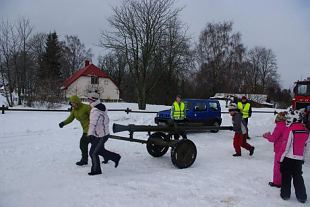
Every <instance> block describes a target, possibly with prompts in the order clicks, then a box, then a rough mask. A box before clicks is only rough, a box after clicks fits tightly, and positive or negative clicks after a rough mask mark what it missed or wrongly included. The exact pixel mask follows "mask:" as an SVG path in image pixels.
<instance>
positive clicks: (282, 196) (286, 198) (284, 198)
mask: <svg viewBox="0 0 310 207" xmlns="http://www.w3.org/2000/svg"><path fill="white" fill-rule="evenodd" d="M280 196H281V198H282V199H283V200H288V199H290V196H287V195H283V194H282V193H281V194H280Z"/></svg>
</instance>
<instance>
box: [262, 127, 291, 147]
mask: <svg viewBox="0 0 310 207" xmlns="http://www.w3.org/2000/svg"><path fill="white" fill-rule="evenodd" d="M286 129H287V127H286V124H285V121H280V122H277V123H276V127H275V128H274V130H273V132H272V134H270V135H268V136H267V137H266V139H268V141H269V142H273V143H274V145H273V148H274V152H276V153H278V152H280V151H281V147H282V142H283V141H284V132H285V130H286Z"/></svg>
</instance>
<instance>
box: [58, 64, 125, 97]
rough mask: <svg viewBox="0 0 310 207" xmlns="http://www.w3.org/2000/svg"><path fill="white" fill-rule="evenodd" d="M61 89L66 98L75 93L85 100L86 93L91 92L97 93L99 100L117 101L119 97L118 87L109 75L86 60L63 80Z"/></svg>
mask: <svg viewBox="0 0 310 207" xmlns="http://www.w3.org/2000/svg"><path fill="white" fill-rule="evenodd" d="M62 89H63V90H64V92H65V97H66V98H69V97H70V96H73V95H77V96H79V97H80V98H81V99H82V100H83V101H86V100H87V97H88V94H89V93H93V92H95V93H98V94H99V97H100V99H101V100H105V101H118V100H119V99H120V97H119V95H120V92H119V88H118V86H117V85H116V84H115V83H114V81H113V80H112V79H111V77H109V76H108V74H106V73H105V72H103V71H102V70H100V69H99V68H98V67H96V66H95V65H94V64H91V63H90V62H89V61H88V60H86V61H85V67H84V68H82V69H80V70H79V71H77V72H75V73H74V74H72V75H71V76H70V77H69V78H68V79H67V80H65V81H64V84H63V86H62Z"/></svg>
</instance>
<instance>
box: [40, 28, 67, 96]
mask: <svg viewBox="0 0 310 207" xmlns="http://www.w3.org/2000/svg"><path fill="white" fill-rule="evenodd" d="M61 56H62V48H61V45H60V42H59V41H58V36H57V34H56V32H53V33H50V34H48V36H47V40H46V46H45V52H44V53H43V55H42V58H41V62H40V71H39V81H38V82H39V85H40V87H39V96H40V97H39V99H40V100H42V101H48V102H58V101H59V98H61V95H62V94H61V90H60V87H61V84H62V81H63V78H62V70H61V64H60V62H61Z"/></svg>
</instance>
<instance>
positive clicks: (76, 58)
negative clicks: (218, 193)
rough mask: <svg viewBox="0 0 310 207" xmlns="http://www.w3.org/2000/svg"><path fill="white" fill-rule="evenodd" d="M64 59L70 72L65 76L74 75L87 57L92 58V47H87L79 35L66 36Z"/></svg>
mask: <svg viewBox="0 0 310 207" xmlns="http://www.w3.org/2000/svg"><path fill="white" fill-rule="evenodd" d="M63 50H64V61H65V62H66V64H67V67H68V68H67V70H66V71H68V74H65V77H68V76H70V75H72V74H73V73H74V72H75V71H77V70H78V69H80V68H81V67H82V65H83V63H84V61H85V60H86V59H88V60H91V59H92V56H93V54H92V52H91V49H86V47H85V45H84V44H83V43H82V42H81V41H80V39H79V38H78V37H77V36H71V35H70V36H69V35H66V36H65V41H64V45H63Z"/></svg>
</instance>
